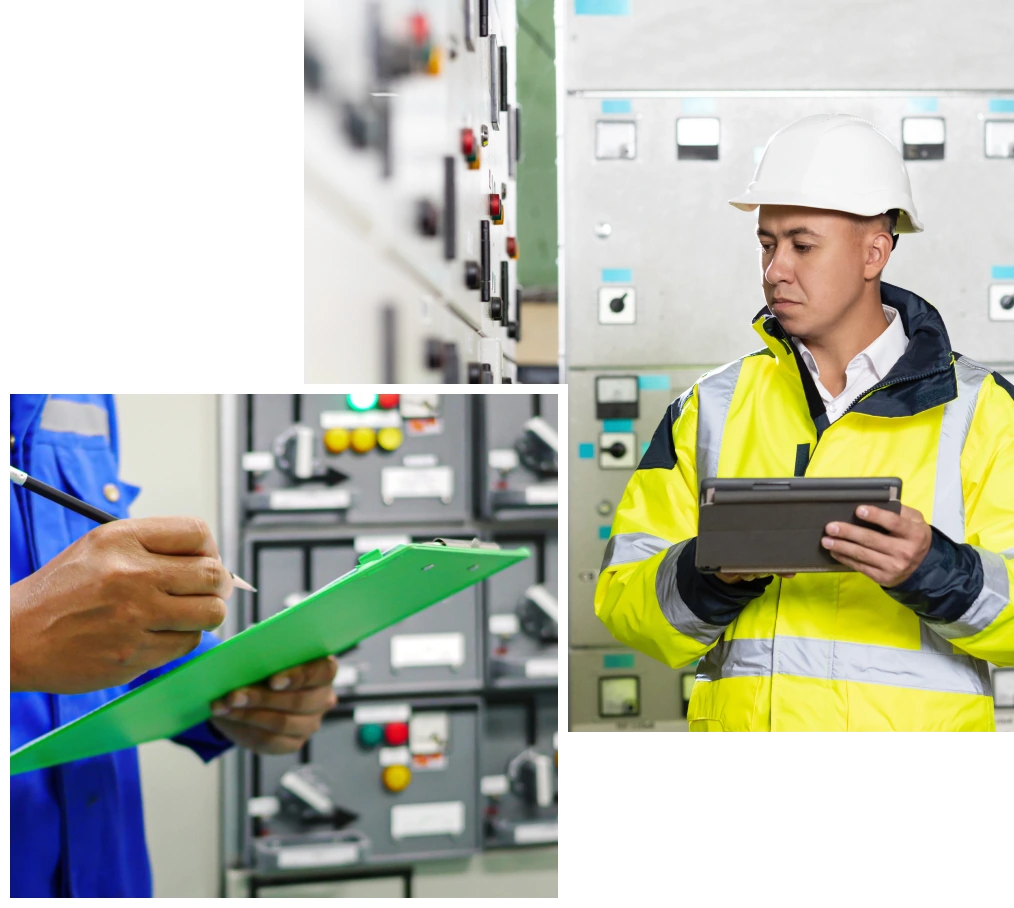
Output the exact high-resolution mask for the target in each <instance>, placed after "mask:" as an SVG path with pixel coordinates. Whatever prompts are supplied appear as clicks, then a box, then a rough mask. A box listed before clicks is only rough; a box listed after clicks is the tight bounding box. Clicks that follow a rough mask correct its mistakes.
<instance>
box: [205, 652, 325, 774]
mask: <svg viewBox="0 0 1014 908" xmlns="http://www.w3.org/2000/svg"><path fill="white" fill-rule="evenodd" d="M337 671H338V660H337V659H335V657H334V656H328V657H327V658H325V659H316V660H315V661H313V662H307V663H305V664H304V665H297V666H296V667H295V668H290V669H287V670H286V671H284V672H279V673H278V674H277V675H273V676H272V677H271V678H269V679H268V680H267V681H263V682H261V683H260V684H254V685H251V686H249V687H240V688H237V689H236V690H234V691H233V692H232V693H231V694H227V695H226V696H225V697H223V698H222V699H221V700H217V701H215V702H214V703H212V704H211V713H212V715H213V716H214V717H215V718H213V719H212V720H211V723H212V725H214V726H215V728H217V729H218V730H219V731H220V732H221V733H222V734H223V735H225V736H226V737H227V738H228V739H229V740H230V741H232V742H233V743H234V744H239V745H240V747H247V748H249V749H250V750H253V751H256V752H257V753H259V754H287V753H292V752H293V751H296V750H299V748H301V747H302V746H303V745H304V744H305V743H306V741H307V739H308V738H309V737H310V735H312V734H313V733H314V732H316V731H317V730H318V729H319V728H320V721H321V719H322V718H323V716H324V713H326V712H327V711H328V710H329V709H331V707H332V706H334V705H335V703H337V702H338V698H337V697H336V696H335V694H334V691H333V690H332V689H331V682H332V681H333V680H334V676H335V672H337Z"/></svg>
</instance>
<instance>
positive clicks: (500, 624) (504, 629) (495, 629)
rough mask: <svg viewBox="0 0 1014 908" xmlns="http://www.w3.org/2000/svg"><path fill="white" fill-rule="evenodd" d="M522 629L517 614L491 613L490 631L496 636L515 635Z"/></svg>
mask: <svg viewBox="0 0 1014 908" xmlns="http://www.w3.org/2000/svg"><path fill="white" fill-rule="evenodd" d="M520 630H521V622H520V621H518V616H517V615H490V616H489V632H490V633H491V634H492V635H493V636H494V637H513V636H514V635H515V634H517V633H518V632H519V631H520Z"/></svg>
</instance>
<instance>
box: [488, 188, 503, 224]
mask: <svg viewBox="0 0 1014 908" xmlns="http://www.w3.org/2000/svg"><path fill="white" fill-rule="evenodd" d="M489 216H490V217H491V218H493V220H494V221H498V220H500V218H502V217H503V200H502V199H501V198H500V194H499V193H496V192H491V193H490V194H489Z"/></svg>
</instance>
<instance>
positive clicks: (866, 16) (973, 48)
mask: <svg viewBox="0 0 1014 908" xmlns="http://www.w3.org/2000/svg"><path fill="white" fill-rule="evenodd" d="M557 3H558V11H557V15H559V14H560V13H561V12H564V13H565V15H566V28H565V33H564V34H565V36H566V48H565V52H566V58H567V67H566V84H567V87H568V88H619V89H629V88H672V87H673V86H679V87H680V88H688V89H715V88H741V87H742V86H743V85H747V84H749V85H758V86H763V87H764V88H800V87H804V86H805V87H807V88H840V87H845V88H870V89H872V88H882V87H885V86H889V87H894V88H937V87H941V86H943V87H947V88H997V87H1003V86H1005V85H1006V86H1009V85H1010V82H1011V68H1010V41H1009V36H1010V31H1011V12H1010V7H1009V5H1008V4H1006V3H1004V2H1002V0H971V2H966V3H962V4H961V5H960V6H955V5H954V4H953V3H949V2H946V0H894V2H892V3H889V4H878V3H874V2H872V0H825V2H823V3H819V4H814V5H811V6H806V7H800V6H799V5H797V4H793V3H791V2H789V0H775V2H772V3H765V4H764V5H763V6H758V5H757V4H756V3H753V2H751V0H731V2H726V3H722V4H715V3H710V2H708V0H684V2H681V3H679V4H674V3H672V2H671V0H632V2H629V3H627V4H626V6H627V8H628V9H629V10H630V11H631V14H630V15H626V16H587V15H575V4H574V3H571V2H569V0H567V2H563V0H557ZM578 6H580V4H578Z"/></svg>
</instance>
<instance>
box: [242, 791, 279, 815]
mask: <svg viewBox="0 0 1014 908" xmlns="http://www.w3.org/2000/svg"><path fill="white" fill-rule="evenodd" d="M279 810H281V804H280V803H279V801H278V798H276V797H274V796H273V795H263V796H262V797H259V798H250V800H249V801H247V802H246V812H247V815H248V816H251V817H273V816H274V815H275V814H276V813H278V811H279Z"/></svg>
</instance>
